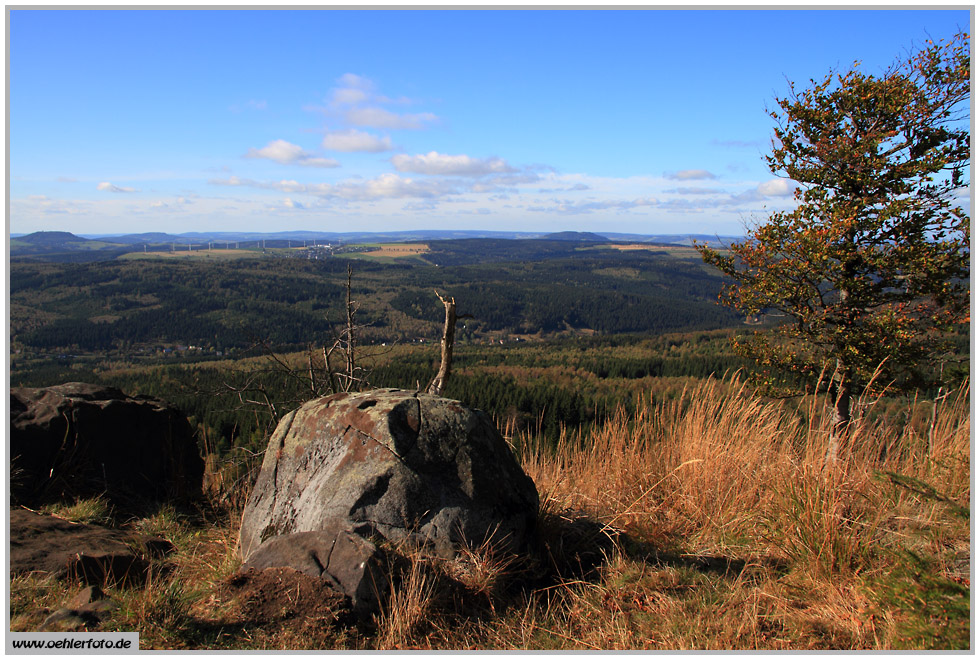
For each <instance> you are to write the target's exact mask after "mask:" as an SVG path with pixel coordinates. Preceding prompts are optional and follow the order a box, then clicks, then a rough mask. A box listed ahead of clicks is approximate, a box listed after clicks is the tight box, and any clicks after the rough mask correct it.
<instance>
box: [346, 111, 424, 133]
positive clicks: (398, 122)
mask: <svg viewBox="0 0 980 660" xmlns="http://www.w3.org/2000/svg"><path fill="white" fill-rule="evenodd" d="M344 116H345V118H346V119H347V121H348V122H349V123H351V124H353V125H354V126H367V127H370V128H387V129H389V130H412V131H417V130H421V129H423V128H425V127H426V125H427V124H431V123H433V122H435V121H436V120H438V117H436V116H435V115H434V114H432V113H431V112H422V113H418V114H405V115H399V114H396V113H394V112H390V111H389V110H385V109H384V108H379V107H377V106H366V107H363V108H351V109H350V110H348V111H347V113H346V114H345V115H344Z"/></svg>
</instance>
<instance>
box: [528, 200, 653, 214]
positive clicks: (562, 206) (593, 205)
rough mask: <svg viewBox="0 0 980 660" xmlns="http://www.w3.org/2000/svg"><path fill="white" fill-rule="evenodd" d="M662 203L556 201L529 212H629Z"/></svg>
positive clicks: (530, 207)
mask: <svg viewBox="0 0 980 660" xmlns="http://www.w3.org/2000/svg"><path fill="white" fill-rule="evenodd" d="M659 204H660V202H659V201H658V200H657V199H656V198H654V197H638V198H636V199H632V200H595V201H583V202H573V201H571V200H567V199H566V200H557V199H556V200H554V203H553V204H552V205H551V206H529V207H528V210H529V211H537V212H541V213H561V214H569V215H571V214H579V213H592V212H594V211H611V210H619V211H628V210H631V209H635V208H639V207H641V206H657V205H659Z"/></svg>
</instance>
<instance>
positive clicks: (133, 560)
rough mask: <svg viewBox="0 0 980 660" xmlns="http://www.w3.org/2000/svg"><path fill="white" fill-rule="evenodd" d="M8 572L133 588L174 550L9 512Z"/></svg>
mask: <svg viewBox="0 0 980 660" xmlns="http://www.w3.org/2000/svg"><path fill="white" fill-rule="evenodd" d="M9 538H10V543H9V550H10V555H9V556H10V572H11V574H12V575H22V574H25V573H48V574H51V575H54V576H55V577H57V578H67V579H72V580H78V581H80V582H82V583H84V584H91V585H97V586H102V585H106V584H109V585H119V586H136V585H139V584H142V583H143V582H144V581H145V580H146V578H147V575H148V573H149V570H150V565H151V562H152V561H153V560H154V559H160V558H162V557H163V556H165V555H166V554H168V553H169V552H170V551H172V549H173V545H172V544H171V543H170V542H169V541H167V540H165V539H161V538H159V537H142V536H140V535H135V534H133V533H132V532H126V531H123V530H118V529H109V528H106V527H100V526H98V525H86V524H83V523H75V522H70V521H67V520H64V519H62V518H56V517H55V516H46V515H41V514H38V513H34V512H33V511H28V510H26V509H20V508H15V509H11V510H10V537H9Z"/></svg>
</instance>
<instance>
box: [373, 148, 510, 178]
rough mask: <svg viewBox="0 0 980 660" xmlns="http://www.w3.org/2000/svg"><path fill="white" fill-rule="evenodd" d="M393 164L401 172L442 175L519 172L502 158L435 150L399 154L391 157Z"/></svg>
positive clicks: (481, 174)
mask: <svg viewBox="0 0 980 660" xmlns="http://www.w3.org/2000/svg"><path fill="white" fill-rule="evenodd" d="M391 164H392V165H394V166H395V169H396V170H398V171H399V172H412V173H415V174H432V175H442V176H485V175H488V174H509V173H513V172H517V170H516V169H514V168H513V167H511V166H510V165H508V164H507V162H506V161H505V160H503V159H502V158H497V157H491V158H472V157H470V156H466V155H463V154H461V155H458V156H450V155H448V154H440V153H437V152H435V151H430V152H429V153H427V154H419V155H417V156H406V155H404V154H399V155H397V156H393V157H392V158H391Z"/></svg>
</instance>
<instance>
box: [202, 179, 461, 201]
mask: <svg viewBox="0 0 980 660" xmlns="http://www.w3.org/2000/svg"><path fill="white" fill-rule="evenodd" d="M209 183H212V184H214V185H221V186H246V187H250V188H260V189H265V190H278V191H280V192H285V193H292V194H297V193H304V194H308V195H316V196H319V197H324V198H335V199H343V200H349V201H362V202H363V201H376V200H382V199H399V198H413V197H414V198H422V199H428V198H436V197H440V196H443V195H451V194H458V193H460V192H464V191H465V189H463V188H460V187H458V186H457V185H456V184H454V183H453V182H451V181H449V180H447V179H435V180H431V179H426V180H417V179H410V178H405V177H401V176H398V175H397V174H390V173H389V174H382V175H380V176H378V177H375V178H374V179H367V180H361V179H349V180H347V181H341V182H339V183H336V184H330V183H313V184H306V183H300V182H298V181H292V180H282V181H255V180H253V179H242V178H239V177H237V176H233V177H229V178H228V179H212V180H211V181H210V182H209Z"/></svg>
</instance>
